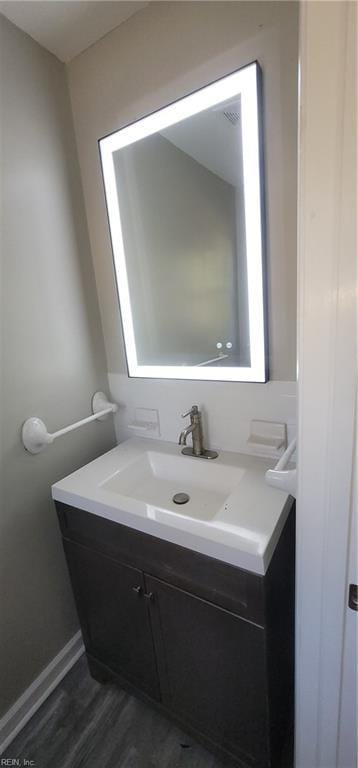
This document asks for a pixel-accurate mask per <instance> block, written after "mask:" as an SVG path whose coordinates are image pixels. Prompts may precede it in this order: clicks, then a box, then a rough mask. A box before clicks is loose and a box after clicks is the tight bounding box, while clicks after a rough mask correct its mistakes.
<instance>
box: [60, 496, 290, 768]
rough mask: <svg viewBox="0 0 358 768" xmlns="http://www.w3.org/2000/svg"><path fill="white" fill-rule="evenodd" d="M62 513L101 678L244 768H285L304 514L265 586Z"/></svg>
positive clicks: (281, 545) (92, 661)
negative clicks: (297, 544)
mask: <svg viewBox="0 0 358 768" xmlns="http://www.w3.org/2000/svg"><path fill="white" fill-rule="evenodd" d="M287 503H288V505H289V506H291V507H293V502H292V500H289V501H288V502H287ZM56 507H57V511H58V516H59V520H60V525H61V530H62V535H63V542H64V548H65V553H66V558H67V562H68V566H69V571H70V576H71V581H72V586H73V590H74V594H75V599H76V604H77V609H78V613H79V618H80V623H81V627H82V632H83V637H84V642H85V646H86V652H87V657H88V662H89V667H90V670H91V673H92V674H93V676H94V677H96V679H99V680H101V681H105V680H108V679H116V680H117V681H118V682H119V683H120V684H121V685H122V686H123V687H125V688H127V689H128V690H130V691H132V692H133V693H135V694H137V695H139V696H141V697H142V698H144V699H145V700H147V701H151V702H152V703H153V704H154V706H156V707H158V708H160V709H161V711H163V712H165V713H166V714H168V715H169V716H170V717H172V718H173V719H174V720H175V721H176V722H177V723H178V724H180V725H181V726H182V727H183V728H184V730H186V731H187V732H188V733H190V734H192V735H193V736H194V737H195V738H196V739H198V740H199V741H201V742H202V743H203V744H204V745H205V746H206V747H207V748H209V749H211V750H212V751H214V752H216V753H217V754H219V755H220V756H222V757H225V756H227V757H230V758H231V759H233V760H234V761H235V762H236V763H237V765H239V766H247V767H249V766H252V767H255V768H269V767H272V768H276V767H277V766H278V765H279V759H280V751H281V748H282V745H283V742H284V740H285V737H286V731H287V728H288V727H290V725H291V722H290V721H291V717H292V696H293V621H294V509H293V508H292V509H291V511H290V514H289V516H288V519H287V521H286V524H285V527H284V529H283V531H282V533H281V536H280V539H279V542H278V544H277V546H276V550H275V552H274V554H273V557H272V560H271V563H270V566H269V568H268V571H267V574H266V575H265V576H258V575H256V574H253V573H249V572H247V571H244V570H242V569H240V568H235V567H233V566H230V565H227V564H225V563H222V562H220V561H218V560H214V559H212V558H209V557H206V556H205V555H201V554H198V553H196V552H193V551H191V550H187V549H184V548H182V547H178V546H177V545H174V544H171V543H168V542H165V541H163V540H161V539H157V538H155V537H153V536H149V535H147V534H143V533H141V532H138V531H135V530H133V529H129V528H127V527H125V526H122V525H120V524H118V523H113V522H111V521H108V520H105V519H103V518H100V517H97V516H95V515H92V514H88V513H86V512H83V511H82V510H78V509H74V508H72V507H69V506H67V505H64V504H62V503H59V502H56Z"/></svg>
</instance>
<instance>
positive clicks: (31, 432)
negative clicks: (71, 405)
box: [21, 392, 118, 453]
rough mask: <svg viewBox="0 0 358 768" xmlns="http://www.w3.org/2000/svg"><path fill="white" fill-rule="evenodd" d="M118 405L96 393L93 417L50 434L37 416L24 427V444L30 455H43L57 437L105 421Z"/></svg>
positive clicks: (27, 420)
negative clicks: (91, 422)
mask: <svg viewBox="0 0 358 768" xmlns="http://www.w3.org/2000/svg"><path fill="white" fill-rule="evenodd" d="M117 410H118V405H116V404H115V403H110V402H109V400H108V399H107V397H106V395H105V394H104V393H103V392H95V394H94V395H93V398H92V416H87V417H86V418H85V419H81V420H80V421H76V422H75V423H74V424H69V426H68V427H63V428H62V429H58V430H57V432H48V431H47V427H46V424H45V423H44V422H43V421H42V420H41V419H39V418H37V416H32V417H31V418H30V419H26V421H25V422H24V424H23V427H22V433H21V434H22V442H23V445H24V447H25V448H26V450H27V451H29V452H30V453H41V451H44V450H45V448H47V446H48V445H51V443H53V442H54V440H56V438H57V437H61V436H62V435H66V434H67V432H72V431H73V430H74V429H78V428H79V427H82V426H83V424H89V423H90V421H95V420H96V421H103V420H104V419H105V418H106V416H107V415H108V414H109V413H115V412H116V411H117Z"/></svg>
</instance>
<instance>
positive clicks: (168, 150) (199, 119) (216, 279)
mask: <svg viewBox="0 0 358 768" xmlns="http://www.w3.org/2000/svg"><path fill="white" fill-rule="evenodd" d="M259 74H260V73H259V67H258V65H257V64H256V63H254V64H250V65H249V66H247V67H244V68H243V69H240V70H239V71H237V72H234V73H233V74H230V75H228V76H227V77H223V78H221V79H220V80H217V81H216V82H215V83H212V84H211V85H208V86H206V87H205V88H202V89H200V90H199V91H196V92H195V93H192V94H190V95H189V96H186V97H185V98H183V99H181V100H180V101H177V102H175V103H174V104H170V105H169V106H167V107H164V108H163V109H160V110H159V111H157V112H155V113H153V114H151V115H149V116H147V117H145V118H143V119H142V120H138V121H137V122H135V123H133V124H132V125H129V126H127V127H125V128H122V129H120V130H118V131H116V132H115V133H113V134H111V135H110V136H106V137H105V138H103V139H101V141H100V152H101V159H102V169H103V177H104V185H105V192H106V200H107V207H108V217H109V225H110V230H111V238H112V247H113V256H114V266H115V273H116V279H117V285H118V295H119V300H120V307H121V316H122V322H123V332H124V340H125V346H126V355H127V364H128V372H129V375H130V376H140V377H151V378H170V379H173V378H175V379H211V380H215V379H216V380H225V381H257V382H260V381H261V382H263V381H266V380H267V378H268V374H267V364H266V361H267V349H266V341H265V339H266V333H265V295H264V293H265V289H264V253H263V232H262V229H263V221H262V219H263V214H262V200H263V175H262V162H261V158H260V146H261V114H260V112H261V106H260V84H259Z"/></svg>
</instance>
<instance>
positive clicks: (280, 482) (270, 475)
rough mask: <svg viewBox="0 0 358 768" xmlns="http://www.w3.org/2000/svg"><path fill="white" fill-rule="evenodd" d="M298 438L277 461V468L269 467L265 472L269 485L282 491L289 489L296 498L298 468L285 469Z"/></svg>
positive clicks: (288, 491)
mask: <svg viewBox="0 0 358 768" xmlns="http://www.w3.org/2000/svg"><path fill="white" fill-rule="evenodd" d="M296 445H297V440H296V438H294V439H293V440H292V441H291V442H290V444H289V446H288V447H287V448H286V450H285V452H284V453H283V454H282V456H281V458H280V459H279V461H278V462H277V464H276V466H275V469H268V470H267V472H266V474H265V480H266V482H267V484H268V485H272V486H273V488H278V489H279V490H280V491H287V493H290V494H291V496H293V497H294V498H296V490H297V477H296V469H285V467H287V464H288V463H289V461H290V458H291V456H292V454H293V453H294V452H295V450H296Z"/></svg>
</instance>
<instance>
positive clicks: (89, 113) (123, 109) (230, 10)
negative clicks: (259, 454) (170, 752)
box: [68, 0, 299, 391]
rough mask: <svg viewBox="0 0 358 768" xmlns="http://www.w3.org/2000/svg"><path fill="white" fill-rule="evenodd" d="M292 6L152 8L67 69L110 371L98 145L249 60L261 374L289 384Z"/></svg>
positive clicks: (114, 345)
mask: <svg viewBox="0 0 358 768" xmlns="http://www.w3.org/2000/svg"><path fill="white" fill-rule="evenodd" d="M298 8H299V5H298V3H297V2H294V0H292V2H277V0H275V2H270V1H269V0H267V2H266V1H265V2H251V0H250V1H249V2H245V1H240V2H153V3H150V4H149V5H148V6H147V7H146V8H144V9H143V10H141V11H139V12H138V13H136V14H134V16H132V17H131V18H130V19H128V21H126V23H125V24H123V25H121V26H119V27H118V28H117V29H115V30H113V32H111V33H110V34H108V35H106V36H105V37H104V38H102V40H100V41H99V42H98V43H96V44H95V45H92V46H91V47H90V48H88V49H87V50H86V51H84V52H83V53H82V54H80V55H79V56H77V57H76V58H75V59H73V61H71V62H70V64H69V65H68V72H69V84H70V93H71V101H72V107H73V114H74V121H75V130H76V137H77V144H78V151H79V160H80V166H81V173H82V179H83V189H84V195H85V202H86V209H87V218H88V225H89V233H90V239H91V247H92V255H93V261H94V268H95V274H96V281H97V288H98V296H99V303H100V310H101V316H102V322H103V330H104V337H105V344H106V352H107V360H108V370H109V371H110V372H112V373H117V372H125V370H126V369H125V359H124V355H123V351H122V341H121V326H120V318H119V311H118V302H117V296H116V290H115V284H114V279H113V266H112V255H111V247H110V239H109V232H108V224H107V216H106V209H105V204H104V195H103V184H102V178H101V171H100V164H99V157H98V150H97V139H98V138H100V137H101V136H104V135H106V134H108V133H111V132H112V131H115V130H117V129H118V128H119V127H121V126H123V125H126V124H128V123H130V122H132V121H133V120H137V119H138V118H139V117H142V116H143V115H145V114H148V113H149V112H152V111H153V110H156V109H158V108H160V107H162V106H163V105H165V104H168V103H169V102H172V101H173V100H175V99H177V98H180V97H181V96H183V95H185V94H186V93H189V92H191V91H193V90H195V89H196V88H199V87H201V86H202V85H203V84H204V83H209V82H211V81H212V80H215V79H216V78H218V77H221V76H223V75H225V74H227V73H228V72H230V71H233V70H234V69H237V68H239V67H241V66H244V65H245V64H247V63H248V62H250V61H254V60H258V61H259V63H260V64H261V66H262V70H263V92H264V127H265V164H266V202H267V240H268V295H269V342H270V372H271V378H272V379H276V380H283V381H285V380H295V379H296V283H297V281H296V263H297V260H296V252H297V243H296V208H297V194H296V182H297V179H296V175H297V174H296V169H297V70H298ZM182 386H183V388H184V389H185V388H189V386H190V385H189V384H188V383H187V382H182ZM246 386H250V385H246ZM210 387H214V388H215V387H216V391H218V390H217V383H216V382H214V383H210V382H208V383H207V385H206V389H209V388H210Z"/></svg>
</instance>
